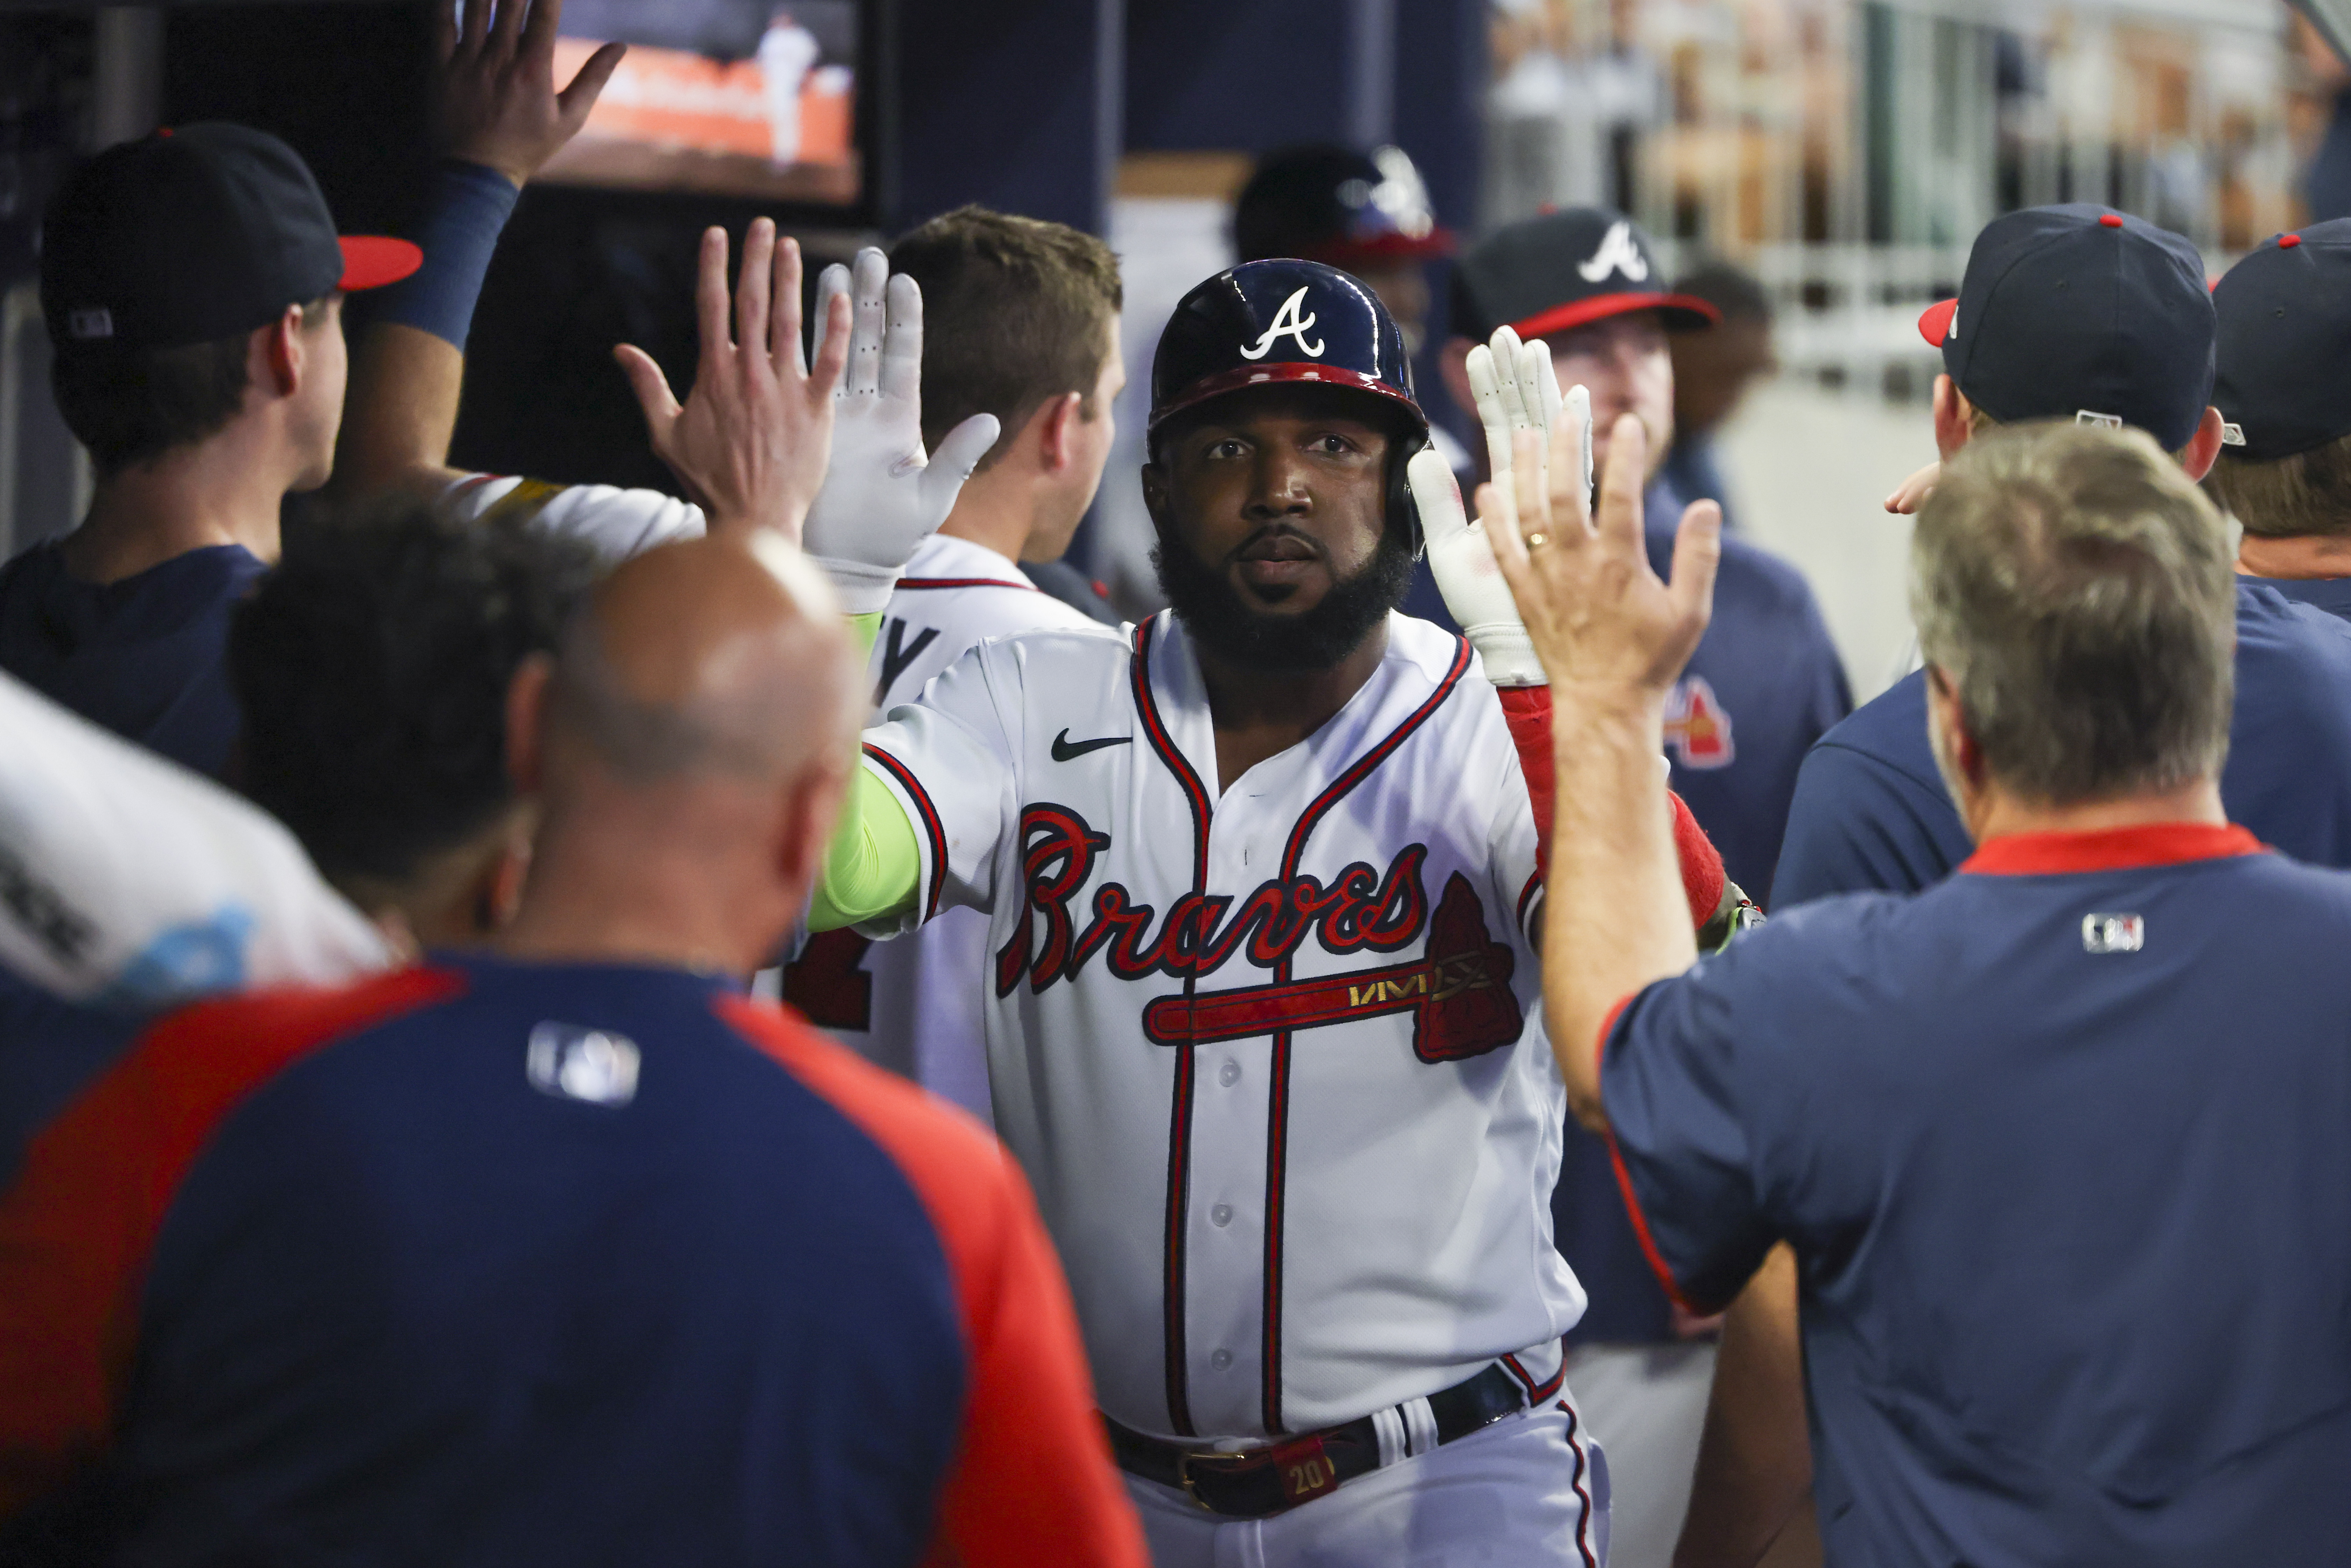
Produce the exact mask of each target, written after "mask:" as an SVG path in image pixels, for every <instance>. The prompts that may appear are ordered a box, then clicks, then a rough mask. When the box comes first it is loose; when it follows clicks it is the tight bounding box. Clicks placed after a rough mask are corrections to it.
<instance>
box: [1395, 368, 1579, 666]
mask: <svg viewBox="0 0 2351 1568" xmlns="http://www.w3.org/2000/svg"><path fill="white" fill-rule="evenodd" d="M1479 351H1480V352H1482V351H1483V350H1479ZM1404 473H1405V483H1406V484H1407V485H1409V486H1411V487H1412V499H1413V504H1414V505H1415V506H1416V507H1419V508H1420V528H1421V534H1422V537H1423V538H1425V539H1426V541H1427V545H1428V570H1429V571H1430V573H1431V574H1432V575H1434V576H1435V577H1436V579H1437V591H1438V592H1440V593H1442V594H1444V595H1445V608H1446V609H1447V610H1448V611H1450V612H1452V615H1453V619H1454V620H1455V621H1456V622H1459V623H1460V627H1461V631H1462V634H1463V635H1464V636H1466V637H1468V639H1469V645H1470V646H1471V647H1472V648H1475V649H1477V650H1478V657H1479V659H1480V660H1482V661H1483V662H1484V663H1485V665H1486V678H1487V679H1488V680H1489V681H1491V682H1493V683H1494V684H1495V685H1498V686H1540V685H1548V684H1549V683H1550V679H1551V677H1550V676H1548V675H1546V674H1543V667H1542V661H1541V660H1540V659H1538V658H1536V657H1535V647H1534V643H1533V642H1532V641H1531V639H1530V638H1529V637H1528V636H1527V628H1526V623H1525V622H1522V621H1520V619H1519V606H1518V601H1516V600H1514V599H1512V598H1511V597H1510V584H1509V583H1508V582H1505V581H1504V580H1502V569H1501V568H1500V567H1498V566H1496V565H1495V564H1494V549H1493V547H1492V546H1491V545H1489V544H1488V543H1487V542H1486V528H1485V525H1484V524H1482V523H1473V522H1471V521H1470V520H1469V517H1468V512H1467V511H1466V510H1464V509H1463V507H1462V505H1461V486H1459V485H1458V483H1456V482H1455V480H1454V477H1453V470H1452V469H1451V468H1449V467H1447V466H1446V463H1445V459H1444V458H1442V457H1440V456H1438V455H1437V453H1436V452H1435V451H1434V450H1432V449H1429V448H1427V447H1423V448H1422V449H1421V450H1420V451H1418V452H1416V453H1414V454H1413V455H1412V461H1411V462H1409V463H1407V464H1405V470H1404Z"/></svg>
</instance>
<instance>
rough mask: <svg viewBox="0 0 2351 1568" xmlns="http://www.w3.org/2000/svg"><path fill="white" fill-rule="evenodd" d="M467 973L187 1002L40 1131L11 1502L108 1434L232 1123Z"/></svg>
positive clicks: (15, 1266) (20, 1245) (19, 1267)
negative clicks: (192, 1189) (275, 1086)
mask: <svg viewBox="0 0 2351 1568" xmlns="http://www.w3.org/2000/svg"><path fill="white" fill-rule="evenodd" d="M464 988H465V980H464V979H463V977H459V976H456V975H453V974H449V973H447V972H445V971H442V970H435V969H423V968H413V969H402V970H399V971H397V972H395V973H393V974H390V975H381V976H377V977H372V978H370V979H367V980H363V981H360V982H359V983H358V984H356V985H351V986H345V987H339V988H333V989H307V988H306V989H301V990H279V991H264V992H259V993H256V994H255V995H252V996H243V997H235V998H227V999H225V1000H221V1001H216V1002H207V1003H201V1004H198V1005H197V1006H194V1007H190V1008H185V1009H181V1010H180V1011H178V1012H175V1013H172V1014H171V1015H170V1016H168V1017H166V1018H165V1019H162V1021H161V1022H160V1023H157V1024H156V1025H155V1026H154V1027H152V1029H150V1030H147V1032H146V1033H145V1034H144V1035H142V1036H141V1038H140V1040H138V1042H137V1043H136V1044H135V1045H134V1046H132V1047H131V1050H130V1051H129V1052H127V1053H126V1054H125V1055H124V1056H123V1057H122V1059H121V1060H120V1061H117V1062H116V1063H115V1064H114V1065H113V1066H112V1067H111V1068H110V1069H108V1070H107V1071H106V1072H105V1073H103V1074H102V1075H101V1076H100V1077H99V1079H98V1080H97V1081H96V1082H94V1083H92V1084H91V1085H90V1086H89V1088H88V1089H86V1090H84V1091H83V1092H82V1093H81V1094H80V1095H79V1096H78V1097H77V1098H76V1099H75V1100H73V1101H72V1102H71V1103H69V1104H68V1106H67V1107H66V1108H65V1110H64V1111H63V1112H62V1113H60V1114H59V1115H58V1116H57V1119H56V1120H54V1121H52V1122H51V1123H50V1124H48V1125H47V1127H46V1128H44V1129H43V1130H42V1131H41V1132H40V1133H39V1134H37V1135H36V1136H35V1137H34V1138H33V1140H32V1141H31V1143H30V1144H28V1145H26V1151H25V1159H24V1164H23V1165H22V1166H20V1167H19V1168H18V1171H17V1173H16V1179H15V1180H14V1181H12V1182H11V1183H9V1185H8V1186H7V1188H6V1189H5V1191H0V1391H5V1396H0V1514H5V1513H7V1512H9V1511H12V1510H13V1509H15V1508H16V1507H17V1506H18V1505H20V1504H22V1503H24V1502H26V1500H30V1499H31V1498H33V1497H35V1496H37V1494H38V1493H40V1492H41V1491H42V1490H46V1489H47V1487H48V1486H50V1485H51V1484H53V1483H55V1482H56V1481H57V1480H58V1479H62V1478H63V1477H64V1476H66V1475H67V1474H68V1473H69V1472H70V1470H71V1469H73V1468H74V1466H75V1465H76V1463H77V1461H78V1460H80V1459H82V1458H85V1457H87V1456H89V1455H90V1454H93V1453H95V1452H97V1451H98V1450H99V1449H100V1448H103V1447H104V1445H105V1444H106V1442H107V1440H108V1437H109V1434H110V1431H111V1429H112V1427H113V1426H114V1417H115V1403H116V1401H117V1400H118V1399H119V1398H120V1396H121V1394H122V1392H123V1384H124V1380H125V1379H126V1378H127V1377H128V1375H129V1374H130V1371H131V1364H132V1361H133V1358H134V1357H135V1355H136V1354H137V1351H138V1347H139V1333H140V1322H139V1312H140V1301H141V1294H142V1293H143V1291H144V1290H145V1286H146V1276H147V1266H148V1260H149V1257H150V1254H151V1253H152V1250H153V1248H154V1244H155V1238H156V1236H157V1234H158V1233H159V1232H160V1231H161V1230H162V1227H163V1221H164V1219H165V1218H166V1217H167V1216H168V1215H169V1214H170V1212H171V1209H172V1202H173V1200H174V1199H175V1197H177V1195H178V1192H179V1188H180V1184H181V1182H182V1181H183V1179H184V1178H185V1177H186V1176H187V1174H188V1172H189V1170H190V1169H191V1168H192V1167H193V1166H194V1165H195V1163H196V1161H197V1159H198V1158H199V1157H200V1156H201V1155H203V1153H204V1149H205V1147H206V1146H207V1145H209V1144H210V1142H211V1140H212V1138H213V1135H214V1133H215V1132H217V1131H218V1129H219V1128H220V1126H221V1124H223V1123H224V1122H225V1121H226V1120H227V1119H228V1118H229V1116H230V1115H231V1114H233V1113H235V1110H236V1108H237V1107H238V1106H239V1105H241V1104H242V1103H244V1102H245V1100H246V1096H248V1095H250V1094H252V1093H253V1092H255V1091H256V1090H258V1089H260V1088H261V1087H262V1086H264V1085H265V1084H266V1083H267V1082H269V1081H270V1080H271V1079H272V1078H274V1077H276V1076H277V1074H278V1073H280V1072H282V1071H285V1070H286V1069H287V1067H289V1066H291V1065H293V1064H294V1063H295V1062H297V1061H300V1060H301V1059H302V1058H303V1057H305V1056H308V1054H310V1053H311V1052H313V1051H317V1050H319V1048H320V1047H322V1046H325V1045H328V1044H330V1043H332V1042H333V1041H334V1040H339V1039H340V1038H341V1037H343V1036H345V1035H348V1034H350V1033H351V1032H352V1031H353V1030H360V1029H364V1028H368V1027H371V1026H373V1025H375V1024H379V1023H382V1022H384V1021H386V1020H388V1019H392V1018H393V1017H395V1016H397V1015H398V1014H400V1013H402V1012H407V1011H411V1010H413V1009H417V1008H421V1007H426V1006H430V1005H432V1004H434V1003H435V1002H439V1001H443V1000H445V999H446V998H450V997H453V996H455V995H457V994H458V993H459V992H461V991H462V990H463V989H464Z"/></svg>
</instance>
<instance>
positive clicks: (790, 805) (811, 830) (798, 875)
mask: <svg viewBox="0 0 2351 1568" xmlns="http://www.w3.org/2000/svg"><path fill="white" fill-rule="evenodd" d="M852 771H853V770H852V769H851V768H848V767H846V766H830V765H822V766H820V765H811V766H810V767H808V768H802V769H801V770H800V771H799V774H798V775H797V776H795V777H794V778H792V779H790V780H789V781H788V782H787V783H786V784H785V785H784V787H783V789H784V798H783V801H782V809H781V810H779V811H778V813H777V819H776V838H775V844H774V850H773V855H774V862H775V870H776V880H777V884H778V886H779V887H782V888H784V889H785V890H786V891H787V892H788V893H789V894H790V903H791V904H792V906H793V907H794V908H795V909H797V908H799V907H800V906H801V905H802V904H806V903H807V901H808V895H809V890H810V889H811V888H813V887H814V886H816V884H817V883H818V882H819V881H820V880H821V879H822V877H823V875H824V862H825V855H826V853H827V852H829V851H830V849H831V844H832V830H833V826H834V824H835V823H836V821H838V820H839V819H840V816H841V801H842V800H845V799H847V798H848V794H849V783H850V779H851V778H852Z"/></svg>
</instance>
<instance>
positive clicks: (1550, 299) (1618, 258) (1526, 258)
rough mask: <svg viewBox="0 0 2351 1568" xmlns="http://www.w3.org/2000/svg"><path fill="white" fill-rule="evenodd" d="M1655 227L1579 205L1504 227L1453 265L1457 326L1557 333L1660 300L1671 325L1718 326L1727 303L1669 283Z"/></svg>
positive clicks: (1477, 333)
mask: <svg viewBox="0 0 2351 1568" xmlns="http://www.w3.org/2000/svg"><path fill="white" fill-rule="evenodd" d="M1663 276H1664V275H1663V273H1662V271H1661V270H1660V268H1659V267H1658V266H1657V264H1656V257H1655V256H1654V255H1653V254H1652V252H1651V249H1650V246H1649V236H1648V235H1646V234H1643V233H1642V232H1641V228H1640V225H1637V224H1635V223H1634V222H1633V220H1632V219H1630V218H1628V217H1626V216H1625V214H1622V213H1619V212H1615V211H1614V210H1612V209H1610V208H1607V207H1570V208H1568V209H1566V210H1565V211H1562V212H1556V213H1545V214H1542V215H1541V216H1540V217H1533V218H1529V219H1526V220H1525V221H1524V222H1522V223H1515V224H1511V225H1508V226H1507V227H1504V228H1501V229H1499V230H1497V231H1496V232H1495V233H1494V234H1492V235H1489V236H1488V237H1487V238H1486V239H1485V240H1483V241H1481V242H1480V243H1479V244H1478V245H1477V246H1474V247H1473V248H1471V249H1470V251H1469V252H1468V254H1467V255H1465V256H1462V258H1461V260H1460V263H1459V265H1458V266H1457V267H1455V268H1454V269H1453V329H1454V331H1455V332H1456V333H1458V334H1459V335H1461V336H1463V337H1476V338H1483V337H1487V336H1489V334H1491V333H1492V332H1493V330H1494V329H1495V328H1497V327H1508V328H1510V329H1511V330H1512V331H1514V332H1516V333H1517V334H1518V335H1519V336H1520V337H1521V338H1547V337H1550V336H1551V335H1552V334H1553V333H1556V332H1566V331H1571V330H1573V329H1575V328H1577V327H1582V326H1585V325H1587V324H1589V323H1591V322H1593V321H1604V320H1606V319H1608V318H1610V317H1612V316H1627V315H1631V314H1632V313H1633V312H1635V311H1636V310H1654V311H1656V313H1657V315H1658V316H1659V318H1661V319H1663V321H1664V322H1665V324H1666V325H1667V327H1672V328H1684V329H1687V328H1693V327H1711V326H1713V325H1714V324H1715V323H1716V322H1718V321H1719V320H1721V319H1722V312H1721V311H1720V310H1718V309H1717V308H1715V307H1714V306H1713V305H1711V304H1709V303H1708V302H1707V301H1706V300H1703V299H1700V298H1697V297H1696V296H1694V295H1688V294H1676V293H1674V292H1673V291H1672V290H1670V289H1667V288H1665V287H1659V283H1660V280H1661V279H1662V277H1663Z"/></svg>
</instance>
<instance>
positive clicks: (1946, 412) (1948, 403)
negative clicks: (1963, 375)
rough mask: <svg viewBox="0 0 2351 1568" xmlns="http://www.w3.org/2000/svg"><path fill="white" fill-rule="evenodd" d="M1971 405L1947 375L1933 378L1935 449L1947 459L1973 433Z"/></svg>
mask: <svg viewBox="0 0 2351 1568" xmlns="http://www.w3.org/2000/svg"><path fill="white" fill-rule="evenodd" d="M1975 413H1976V411H1975V405H1974V404H1972V403H1970V402H1968V394H1967V393H1965V392H1961V391H1960V390H1959V382H1955V381H1953V380H1952V379H1951V378H1950V377H1949V376H1948V375H1940V376H1937V377H1936V378H1935V450H1936V451H1937V452H1939V453H1940V454H1942V456H1943V460H1944V461H1945V462H1947V463H1948V462H1949V461H1950V460H1951V459H1952V458H1954V457H1956V456H1958V455H1959V448H1960V447H1962V446H1965V445H1966V444H1968V437H1970V435H1973V434H1975Z"/></svg>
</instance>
